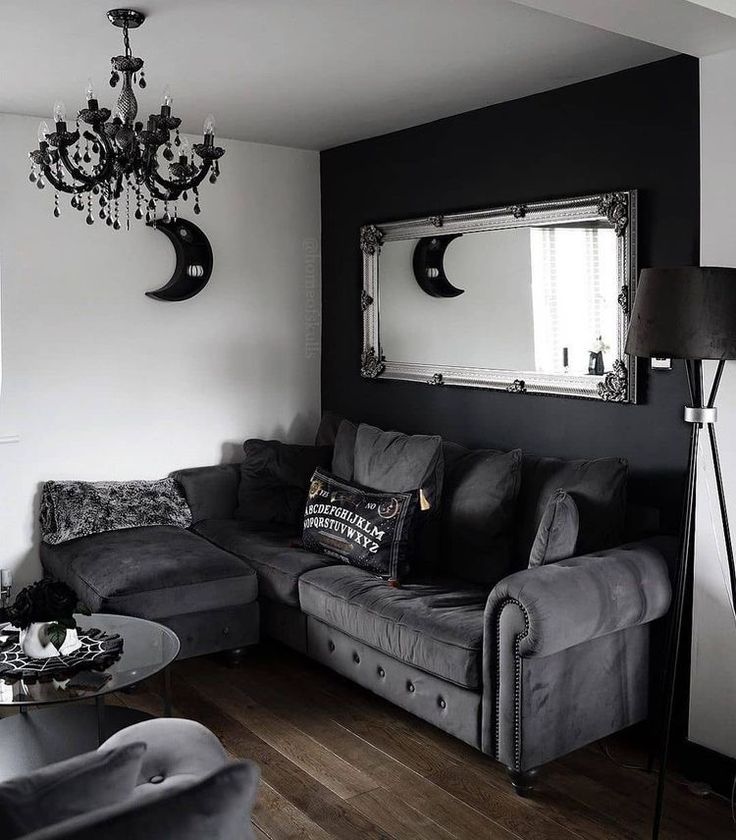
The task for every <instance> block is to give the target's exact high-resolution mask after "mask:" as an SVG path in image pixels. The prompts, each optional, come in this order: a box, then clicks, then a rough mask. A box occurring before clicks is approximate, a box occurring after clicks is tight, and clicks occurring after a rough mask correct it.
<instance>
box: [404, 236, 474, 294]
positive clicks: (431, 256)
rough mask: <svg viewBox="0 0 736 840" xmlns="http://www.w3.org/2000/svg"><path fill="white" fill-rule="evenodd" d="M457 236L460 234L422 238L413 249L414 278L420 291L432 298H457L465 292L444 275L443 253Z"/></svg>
mask: <svg viewBox="0 0 736 840" xmlns="http://www.w3.org/2000/svg"><path fill="white" fill-rule="evenodd" d="M458 236H462V233H447V234H444V235H443V236H423V237H422V238H421V239H420V240H419V241H418V242H417V244H416V247H415V248H414V258H413V260H412V265H413V268H414V277H415V278H416V281H417V283H419V285H420V286H421V287H422V289H423V290H424V291H425V292H426V293H427V294H428V295H431V296H432V297H442V298H449V297H457V296H458V295H462V294H464V292H465V289H458V288H457V286H453V285H452V283H450V281H449V280H448V279H447V275H446V274H445V265H444V260H445V251H446V250H447V246H448V245H449V244H450V242H452V240H453V239H457V237H458Z"/></svg>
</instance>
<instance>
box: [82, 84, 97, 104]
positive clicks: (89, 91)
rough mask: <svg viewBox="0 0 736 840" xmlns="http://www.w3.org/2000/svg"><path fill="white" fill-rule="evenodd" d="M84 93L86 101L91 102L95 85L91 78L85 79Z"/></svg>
mask: <svg viewBox="0 0 736 840" xmlns="http://www.w3.org/2000/svg"><path fill="white" fill-rule="evenodd" d="M84 93H85V95H86V98H87V102H92V101H93V100H94V98H95V87H94V85H93V84H92V79H87V87H86V88H85V91H84Z"/></svg>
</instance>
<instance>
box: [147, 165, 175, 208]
mask: <svg viewBox="0 0 736 840" xmlns="http://www.w3.org/2000/svg"><path fill="white" fill-rule="evenodd" d="M145 184H146V186H147V187H148V191H149V192H150V193H151V195H152V196H153V197H154V198H157V199H158V200H159V201H176V199H177V198H179V196H180V195H181V192H168V193H164V192H162V191H161V190H160V189H159V188H158V186H157V185H156V180H155V178H154V175H153V174H152V173H151V172H150V171H149V172H147V173H146V179H145Z"/></svg>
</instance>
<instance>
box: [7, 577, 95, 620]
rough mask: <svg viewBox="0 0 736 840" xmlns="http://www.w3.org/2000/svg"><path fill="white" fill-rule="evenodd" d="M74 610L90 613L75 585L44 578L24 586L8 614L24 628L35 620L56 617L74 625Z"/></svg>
mask: <svg viewBox="0 0 736 840" xmlns="http://www.w3.org/2000/svg"><path fill="white" fill-rule="evenodd" d="M75 612H82V613H86V614H89V611H88V610H87V609H86V608H85V607H84V606H82V605H81V604H79V602H78V600H77V596H76V594H75V593H74V591H73V590H72V589H70V588H69V587H68V586H67V585H66V584H65V583H62V582H61V581H60V580H53V579H52V578H45V579H44V580H40V581H38V582H37V583H32V584H31V585H30V586H27V587H26V588H25V589H22V590H21V591H20V592H19V593H18V594H17V596H16V598H15V601H14V603H13V606H12V607H10V609H9V610H8V616H9V618H10V620H11V621H12V622H13V624H15V626H16V627H20V628H21V629H22V630H25V629H26V628H27V627H28V626H29V625H30V624H32V623H33V622H34V621H55V622H59V623H60V624H62V625H63V626H64V627H67V628H70V629H73V628H74V627H76V623H75V621H74V619H73V615H74V613H75Z"/></svg>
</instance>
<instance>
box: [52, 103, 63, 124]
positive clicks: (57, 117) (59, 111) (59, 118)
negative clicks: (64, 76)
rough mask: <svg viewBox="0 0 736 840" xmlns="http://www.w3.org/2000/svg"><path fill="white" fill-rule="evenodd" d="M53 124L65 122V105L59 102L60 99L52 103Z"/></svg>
mask: <svg viewBox="0 0 736 840" xmlns="http://www.w3.org/2000/svg"><path fill="white" fill-rule="evenodd" d="M54 122H55V123H56V124H57V125H60V124H64V123H65V122H66V105H65V104H64V103H63V102H62V101H61V99H57V100H56V102H55V103H54Z"/></svg>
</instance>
